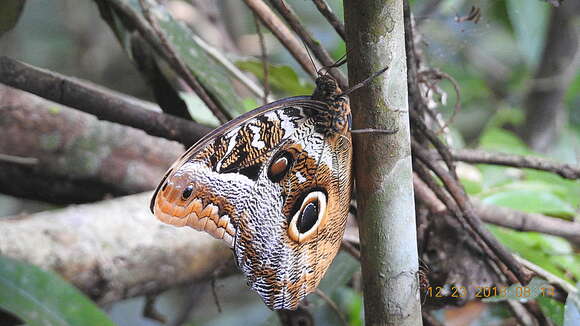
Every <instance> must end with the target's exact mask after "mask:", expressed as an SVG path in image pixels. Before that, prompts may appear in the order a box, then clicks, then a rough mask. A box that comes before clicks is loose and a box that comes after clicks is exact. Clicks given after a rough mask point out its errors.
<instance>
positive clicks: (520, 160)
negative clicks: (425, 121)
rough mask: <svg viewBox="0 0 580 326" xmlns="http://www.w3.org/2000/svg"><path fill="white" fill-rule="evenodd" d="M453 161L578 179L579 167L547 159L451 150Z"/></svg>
mask: <svg viewBox="0 0 580 326" xmlns="http://www.w3.org/2000/svg"><path fill="white" fill-rule="evenodd" d="M451 153H452V155H453V159H455V160H457V161H462V162H467V163H472V164H478V163H481V164H495V165H505V166H513V167H517V168H527V169H535V170H542V171H548V172H552V173H555V174H558V175H560V176H561V177H563V178H566V179H571V180H574V179H580V166H573V165H570V164H563V163H558V162H555V161H552V160H549V159H544V158H540V157H533V156H521V155H511V154H504V153H499V152H487V151H482V150H476V149H459V150H451Z"/></svg>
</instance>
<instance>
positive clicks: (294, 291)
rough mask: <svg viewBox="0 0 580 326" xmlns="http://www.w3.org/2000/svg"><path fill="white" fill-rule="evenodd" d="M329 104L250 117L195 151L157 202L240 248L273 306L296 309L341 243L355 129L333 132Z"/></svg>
mask: <svg viewBox="0 0 580 326" xmlns="http://www.w3.org/2000/svg"><path fill="white" fill-rule="evenodd" d="M329 110H330V105H329V103H325V102H321V101H315V100H311V99H310V98H309V97H294V98H288V99H284V100H281V101H278V102H274V103H271V104H269V105H267V106H264V107H261V108H258V109H256V110H254V111H251V112H249V113H247V114H245V115H242V116H240V117H239V118H237V119H235V120H233V121H231V122H229V123H227V124H226V125H224V126H222V127H220V128H218V129H217V130H215V131H214V132H212V133H210V134H209V135H208V136H206V137H205V138H204V139H202V140H201V141H200V142H198V143H197V144H196V145H194V146H193V147H192V148H191V149H190V150H188V151H187V152H186V153H185V154H184V156H183V157H182V158H181V159H180V160H178V161H177V162H176V163H175V164H174V166H173V167H172V168H171V169H170V170H169V171H168V173H167V174H166V176H165V178H164V179H163V181H162V182H161V184H160V185H159V187H158V189H157V190H156V192H155V195H154V196H153V199H152V202H151V208H152V211H153V212H154V214H155V215H156V216H157V217H158V218H159V219H160V220H162V221H163V222H166V223H169V224H173V225H177V226H185V225H187V226H190V227H193V228H195V229H197V230H202V231H206V232H208V233H209V234H211V235H212V236H214V237H216V238H218V239H223V240H224V241H225V242H226V243H227V244H228V245H229V246H231V247H232V248H233V249H234V254H235V256H236V261H237V263H238V265H239V266H240V268H241V269H242V271H243V272H244V274H245V275H246V276H247V278H248V283H249V284H250V286H251V287H252V289H254V290H255V291H257V292H258V293H259V294H260V296H261V297H262V299H263V300H264V302H265V303H266V305H268V306H269V307H270V308H272V309H295V308H296V307H297V305H298V303H299V301H300V300H301V299H302V298H303V297H304V296H305V295H306V294H308V293H310V292H312V291H313V290H314V289H315V288H316V286H317V285H318V283H319V282H320V279H321V278H322V276H323V275H324V273H325V272H326V269H327V268H328V266H329V265H330V263H331V261H332V259H333V258H334V256H335V255H336V252H337V251H338V248H339V247H340V241H341V239H342V234H343V232H344V225H345V221H346V216H347V215H348V203H349V202H350V188H351V173H350V162H351V155H352V149H351V144H350V135H349V134H348V132H346V131H343V132H336V131H334V132H329V131H328V128H327V127H326V125H327V124H326V123H327V122H328V121H324V118H321V117H324V116H325V113H327V112H328V111H329ZM321 121H322V122H321Z"/></svg>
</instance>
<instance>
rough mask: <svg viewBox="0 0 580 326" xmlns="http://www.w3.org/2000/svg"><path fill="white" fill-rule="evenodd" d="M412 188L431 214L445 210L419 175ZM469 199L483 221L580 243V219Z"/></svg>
mask: <svg viewBox="0 0 580 326" xmlns="http://www.w3.org/2000/svg"><path fill="white" fill-rule="evenodd" d="M413 188H414V192H415V196H417V198H418V199H419V200H420V201H421V203H423V204H424V205H425V206H426V207H427V208H428V209H429V211H430V212H431V213H432V214H440V213H443V212H445V211H446V210H447V207H446V206H445V204H443V202H442V201H441V200H439V198H438V197H437V196H436V195H435V193H434V192H433V190H432V189H431V188H430V187H429V186H428V185H427V184H425V182H424V181H423V180H422V178H420V177H419V176H418V175H415V176H414V178H413ZM471 201H472V203H473V208H474V209H475V214H476V215H477V216H479V218H480V219H481V220H482V221H484V222H486V223H491V224H495V225H499V226H503V227H506V228H510V229H513V230H517V231H533V232H541V233H545V234H551V235H556V236H560V237H562V238H565V239H567V240H569V241H571V242H572V243H576V244H580V223H576V222H569V221H565V220H562V219H559V218H553V217H548V216H544V215H542V214H534V213H526V212H521V211H517V210H514V209H510V208H507V207H499V206H495V205H486V204H483V203H481V202H480V201H478V200H476V199H474V198H471Z"/></svg>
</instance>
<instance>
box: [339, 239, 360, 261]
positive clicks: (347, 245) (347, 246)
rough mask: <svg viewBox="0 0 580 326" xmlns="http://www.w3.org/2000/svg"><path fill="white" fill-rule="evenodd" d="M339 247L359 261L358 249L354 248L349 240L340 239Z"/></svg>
mask: <svg viewBox="0 0 580 326" xmlns="http://www.w3.org/2000/svg"><path fill="white" fill-rule="evenodd" d="M341 248H342V250H344V251H346V252H348V253H349V254H350V255H351V256H352V257H354V258H355V259H356V260H358V261H360V250H358V249H357V248H355V247H354V246H353V245H352V244H351V243H350V242H348V241H346V240H342V243H341Z"/></svg>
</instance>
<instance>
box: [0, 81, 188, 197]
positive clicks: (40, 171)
mask: <svg viewBox="0 0 580 326" xmlns="http://www.w3.org/2000/svg"><path fill="white" fill-rule="evenodd" d="M182 152H183V146H181V145H180V144H178V143H175V142H171V141H168V140H165V139H162V138H157V137H151V136H149V135H147V134H145V133H144V132H143V131H142V130H138V129H134V128H130V127H126V126H122V125H118V124H115V123H111V122H107V121H99V120H97V118H95V117H94V116H91V115H89V114H86V113H83V112H80V111H77V110H73V109H71V108H67V107H63V106H60V105H58V104H55V103H53V102H50V101H47V100H44V99H42V98H39V97H37V96H35V95H32V94H30V93H27V92H24V91H21V90H17V89H14V88H10V87H6V86H4V85H2V84H0V189H2V192H3V193H7V194H11V195H14V196H19V197H25V198H31V199H37V200H42V201H47V202H52V203H60V204H66V203H79V202H87V201H96V200H100V199H102V198H104V197H106V196H110V195H113V196H121V195H127V194H133V193H137V192H143V191H147V190H151V189H153V188H154V187H155V186H156V185H157V183H158V182H159V180H160V179H161V177H162V176H163V173H165V171H166V170H167V168H168V167H169V166H170V165H171V163H172V162H173V161H174V160H175V159H177V158H178V157H179V155H181V153H182Z"/></svg>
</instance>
